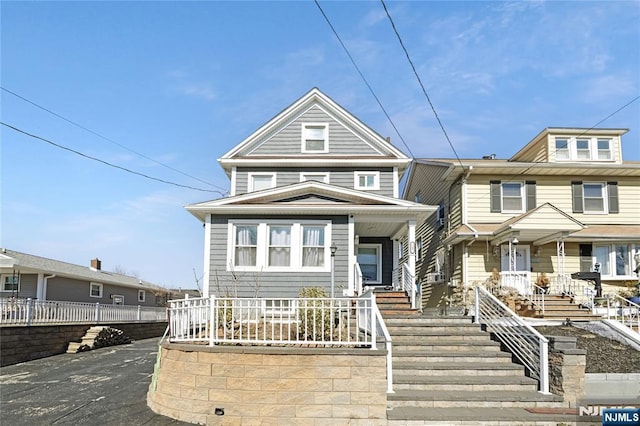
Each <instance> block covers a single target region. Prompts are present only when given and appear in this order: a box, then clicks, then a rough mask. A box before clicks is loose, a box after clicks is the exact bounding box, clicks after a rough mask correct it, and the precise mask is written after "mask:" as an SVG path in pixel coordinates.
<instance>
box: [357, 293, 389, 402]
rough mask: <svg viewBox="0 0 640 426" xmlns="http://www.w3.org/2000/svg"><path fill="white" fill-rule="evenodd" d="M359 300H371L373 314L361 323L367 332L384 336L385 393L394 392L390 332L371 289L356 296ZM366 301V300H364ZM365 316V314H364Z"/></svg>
mask: <svg viewBox="0 0 640 426" xmlns="http://www.w3.org/2000/svg"><path fill="white" fill-rule="evenodd" d="M360 300H363V301H367V300H371V304H372V306H373V309H372V312H373V313H374V315H371V317H370V318H369V319H368V320H367V319H363V321H361V324H363V328H364V329H365V331H366V332H367V333H369V334H373V333H375V336H382V337H384V344H385V347H386V349H387V393H394V391H393V353H392V350H393V348H392V340H391V334H390V333H389V329H387V325H386V324H385V323H384V319H383V318H382V313H381V312H380V310H379V309H378V305H377V304H376V298H375V295H374V294H373V291H372V290H369V291H367V293H365V294H363V295H362V296H361V297H359V298H358V303H360ZM365 303H366V302H365ZM365 316H366V315H365ZM371 324H375V326H376V327H375V331H374V330H373V329H372V328H371Z"/></svg>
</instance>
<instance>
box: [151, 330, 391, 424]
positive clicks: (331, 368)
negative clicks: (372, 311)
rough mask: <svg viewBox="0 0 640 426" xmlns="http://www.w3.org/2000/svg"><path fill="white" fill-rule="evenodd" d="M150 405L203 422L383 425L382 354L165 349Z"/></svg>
mask: <svg viewBox="0 0 640 426" xmlns="http://www.w3.org/2000/svg"><path fill="white" fill-rule="evenodd" d="M156 367H157V371H156V374H155V376H154V380H153V381H152V383H151V386H150V387H149V392H148V394H147V404H148V405H149V407H150V408H151V409H152V410H153V411H155V412H156V413H158V414H162V415H165V416H169V417H172V418H174V419H178V420H182V421H186V422H191V423H200V424H208V425H210V424H213V425H216V424H224V425H240V424H274V425H275V424H287V425H298V424H300V425H302V424H310V423H312V424H316V425H324V424H326V425H332V426H333V425H341V424H342V425H376V424H379V425H382V424H385V425H386V423H387V422H386V409H387V394H386V390H387V381H386V350H371V349H326V348H274V347H242V346H213V347H208V346H199V345H178V344H170V343H165V344H163V346H162V348H161V357H160V364H159V366H156Z"/></svg>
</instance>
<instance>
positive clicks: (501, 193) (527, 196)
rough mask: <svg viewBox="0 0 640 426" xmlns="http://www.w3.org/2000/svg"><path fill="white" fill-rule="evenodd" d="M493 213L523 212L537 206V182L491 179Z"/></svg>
mask: <svg viewBox="0 0 640 426" xmlns="http://www.w3.org/2000/svg"><path fill="white" fill-rule="evenodd" d="M489 184H490V191H491V200H490V203H491V206H490V208H491V212H492V213H523V212H525V211H528V210H531V209H533V208H535V207H536V182H535V181H526V182H501V181H499V180H497V181H491V182H490V183H489Z"/></svg>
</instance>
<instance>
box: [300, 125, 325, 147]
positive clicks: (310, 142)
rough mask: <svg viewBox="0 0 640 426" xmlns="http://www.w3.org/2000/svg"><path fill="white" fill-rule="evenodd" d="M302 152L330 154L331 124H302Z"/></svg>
mask: <svg viewBox="0 0 640 426" xmlns="http://www.w3.org/2000/svg"><path fill="white" fill-rule="evenodd" d="M302 152H304V153H324V152H329V124H327V123H302Z"/></svg>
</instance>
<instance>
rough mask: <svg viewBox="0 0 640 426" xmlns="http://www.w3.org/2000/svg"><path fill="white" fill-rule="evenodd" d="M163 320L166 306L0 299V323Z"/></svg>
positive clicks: (85, 322)
mask: <svg viewBox="0 0 640 426" xmlns="http://www.w3.org/2000/svg"><path fill="white" fill-rule="evenodd" d="M136 321H139V322H161V321H167V310H166V308H156V307H149V306H130V305H111V304H109V305H105V304H100V303H79V302H63V301H53V300H34V299H15V298H0V325H27V326H28V325H36V324H37V325H46V324H77V323H84V324H87V323H91V324H104V323H114V322H136Z"/></svg>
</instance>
